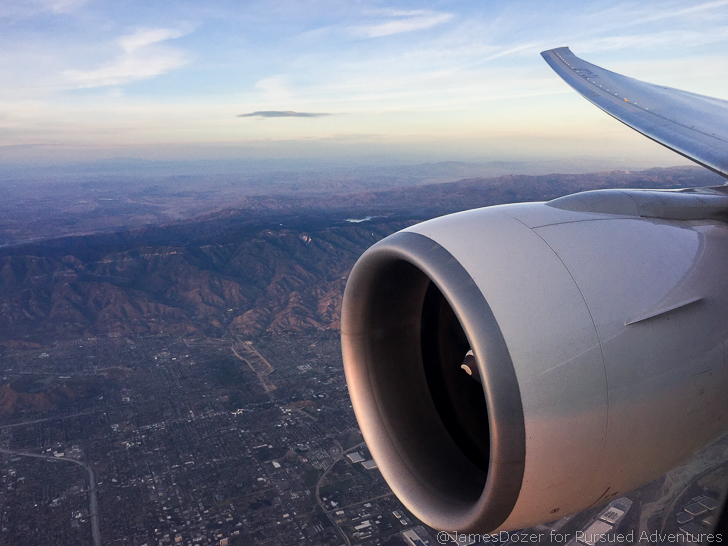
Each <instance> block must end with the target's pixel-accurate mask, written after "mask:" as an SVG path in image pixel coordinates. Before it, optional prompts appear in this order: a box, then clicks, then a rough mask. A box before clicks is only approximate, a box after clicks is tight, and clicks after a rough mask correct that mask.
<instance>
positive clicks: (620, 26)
mask: <svg viewBox="0 0 728 546" xmlns="http://www.w3.org/2000/svg"><path fill="white" fill-rule="evenodd" d="M727 43H728V2H727V1H724V0H718V1H709V2H699V3H696V2H690V1H671V2H639V3H638V2H594V1H589V2H570V3H563V2H535V1H531V2H505V1H489V2H459V1H429V2H417V3H414V2H404V1H403V2H381V1H362V2H353V3H352V2H342V1H338V0H325V1H321V2H291V1H284V2H275V3H272V4H271V3H269V2H260V1H253V2H246V3H244V4H241V3H238V2H229V1H216V2H205V3H202V4H201V3H198V2H192V1H179V2H178V1H175V2H170V1H165V2H154V3H151V4H150V3H146V2H139V1H129V2H124V3H123V4H119V3H115V2H108V1H100V0H90V1H84V0H25V1H20V2H16V1H13V2H9V1H4V2H2V3H0V47H2V49H3V51H4V55H3V56H2V58H0V74H1V75H2V77H0V127H1V128H2V130H1V131H0V162H1V163H3V164H5V165H6V166H8V165H16V166H17V165H18V164H22V165H35V166H38V165H55V164H62V163H67V162H89V161H99V160H108V159H110V158H135V159H147V160H219V159H224V160H287V161H289V162H293V163H291V164H295V162H296V161H299V160H302V159H306V160H307V161H309V162H310V161H314V162H315V161H320V162H323V161H328V162H337V161H338V162H353V163H360V164H367V163H369V164H372V163H378V164H386V163H408V162H409V163H418V162H437V161H453V160H454V161H468V162H475V163H479V162H488V161H494V160H504V161H516V162H518V161H521V162H523V161H543V160H549V163H548V169H550V172H554V171H557V172H564V171H568V170H569V169H570V168H571V169H574V168H576V169H577V170H579V169H578V167H575V165H578V163H579V161H586V162H587V163H588V165H589V166H590V167H592V166H597V167H603V168H607V167H608V166H609V167H612V168H640V167H645V168H646V167H653V166H663V167H664V166H671V165H679V164H686V162H685V161H684V160H682V159H681V158H679V157H677V156H676V155H675V154H673V153H671V152H669V151H667V150H664V149H662V148H661V147H660V146H659V145H657V144H654V143H652V142H650V141H648V140H647V139H644V138H643V137H640V136H639V135H637V134H636V133H633V132H632V131H630V130H629V129H627V128H626V127H623V126H622V125H621V124H620V123H618V122H617V121H614V120H612V119H610V118H609V117H608V116H606V115H604V114H603V113H601V112H599V111H598V110H597V109H595V108H593V107H591V106H590V105H588V104H587V102H586V101H584V100H583V99H581V98H580V97H578V95H576V94H574V93H573V91H571V90H570V89H569V88H568V87H567V86H566V85H565V84H564V83H563V82H562V81H561V80H560V79H559V78H558V77H556V76H555V75H554V74H553V73H552V72H551V70H550V69H549V67H548V66H547V65H546V63H544V62H543V60H542V59H541V57H540V56H539V52H540V51H542V50H544V49H548V48H553V47H558V46H564V45H566V46H570V47H571V49H572V51H574V52H575V53H576V54H577V55H581V56H583V57H584V58H586V59H588V60H590V61H592V62H594V63H595V64H599V65H600V66H604V67H606V68H608V69H611V70H614V71H617V72H620V73H623V74H626V75H629V76H633V77H636V78H639V79H642V80H645V81H650V82H654V83H659V84H664V85H668V86H674V87H678V88H682V89H686V90H689V91H693V92H696V93H701V94H706V95H711V96H717V97H722V98H728V96H727V95H726V93H725V89H726V88H728V85H727V84H728V71H726V70H725V68H724V67H726V66H728V63H727V62H726V61H727V60H728V59H727V56H728V53H727V52H726V44H727ZM559 167H561V169H559ZM583 169H584V167H582V168H581V170H582V171H583Z"/></svg>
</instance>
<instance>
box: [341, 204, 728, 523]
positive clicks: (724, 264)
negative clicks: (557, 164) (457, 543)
mask: <svg viewBox="0 0 728 546" xmlns="http://www.w3.org/2000/svg"><path fill="white" fill-rule="evenodd" d="M725 199H726V197H725V196H723V195H720V196H719V195H702V196H697V195H695V194H691V193H679V192H648V191H644V192H641V191H639V190H637V191H631V192H630V191H616V190H607V191H599V192H585V193H583V194H576V195H573V196H568V197H565V198H561V199H558V200H555V201H552V202H548V203H524V204H516V205H502V206H496V207H488V208H484V209H477V210H471V211H467V212H462V213H457V214H452V215H449V216H445V217H442V218H437V219H435V220H430V221H427V222H423V223H421V224H418V225H415V226H413V227H410V228H407V229H405V230H403V231H401V232H399V233H396V234H394V235H392V236H390V237H387V238H386V239H384V240H382V241H380V242H379V243H377V244H375V245H374V246H373V247H372V248H370V249H369V250H368V251H367V252H365V253H364V254H363V255H362V257H361V258H360V259H359V261H358V262H357V264H356V265H355V267H354V269H353V270H352V272H351V275H350V277H349V281H348V284H347V286H346V291H345V295H344V304H343V311H342V350H343V357H344V368H345V372H346V379H347V383H348V387H349V391H350V395H351V400H352V405H353V408H354V411H355V413H356V417H357V419H358V421H359V424H360V427H361V430H362V434H363V436H364V439H365V440H366V443H367V445H368V447H369V449H370V450H371V453H372V455H373V457H374V459H375V461H376V463H377V465H378V467H379V469H380V470H381V472H382V474H383V476H384V478H385V479H386V480H387V482H388V483H389V485H390V486H391V488H392V490H393V491H394V492H395V494H396V495H397V496H398V497H399V498H400V500H401V501H402V502H403V503H404V504H405V506H407V507H408V509H410V510H411V511H412V512H413V513H414V514H415V515H416V516H417V517H418V518H420V519H421V520H422V521H424V522H425V523H427V524H428V525H430V526H432V527H434V528H436V529H440V530H447V531H458V532H480V533H484V532H494V531H499V530H513V529H521V528H525V527H529V526H532V525H535V524H538V523H543V522H547V521H551V520H555V519H558V518H561V517H563V516H566V515H568V514H571V513H575V512H578V511H580V510H582V509H585V508H587V507H589V506H593V505H597V504H600V503H603V502H606V501H608V500H610V499H612V498H614V497H616V496H618V495H623V494H625V493H627V492H629V491H630V490H632V489H634V488H636V487H638V486H640V485H642V484H644V483H646V482H648V481H650V480H652V479H654V478H656V477H658V476H660V475H661V474H663V473H664V472H666V471H667V470H669V469H671V468H672V467H674V466H676V465H678V464H679V463H681V462H683V461H685V460H687V459H688V458H689V457H690V456H691V455H692V454H694V453H695V452H696V451H697V450H699V449H700V448H702V447H704V446H705V445H707V444H708V443H709V442H711V441H713V440H715V439H716V438H717V437H719V436H720V435H722V434H723V433H724V432H725V431H726V429H727V428H728V427H727V423H728V415H727V410H728V407H727V406H728V396H726V392H728V388H727V387H728V385H727V379H726V376H727V373H726V368H727V366H726V351H725V345H726V331H727V329H728V324H727V322H726V318H727V317H726V312H728V283H727V282H726V278H728V225H726V224H725V223H724V222H723V221H722V218H723V216H722V215H724V214H725V210H726V209H725V202H724V201H725ZM714 205H715V206H714Z"/></svg>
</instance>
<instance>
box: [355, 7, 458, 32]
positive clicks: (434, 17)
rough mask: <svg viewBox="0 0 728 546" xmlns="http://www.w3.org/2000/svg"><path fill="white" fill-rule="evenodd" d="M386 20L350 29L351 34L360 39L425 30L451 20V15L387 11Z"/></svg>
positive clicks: (417, 11) (422, 11)
mask: <svg viewBox="0 0 728 546" xmlns="http://www.w3.org/2000/svg"><path fill="white" fill-rule="evenodd" d="M386 15H387V20H384V21H378V22H376V23H372V24H369V25H361V26H355V27H350V29H349V30H350V31H351V33H352V34H353V35H354V36H356V37H360V38H379V37H381V36H390V35H392V34H402V33H404V32H414V31H416V30H425V29H428V28H432V27H434V26H436V25H439V24H441V23H445V22H447V21H449V20H450V19H452V17H453V15H452V13H438V12H434V11H428V10H414V11H389V12H387V14H386Z"/></svg>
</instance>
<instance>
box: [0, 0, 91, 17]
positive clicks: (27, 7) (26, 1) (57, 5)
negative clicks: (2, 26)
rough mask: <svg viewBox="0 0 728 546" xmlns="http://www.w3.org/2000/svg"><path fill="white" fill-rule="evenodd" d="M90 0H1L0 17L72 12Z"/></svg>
mask: <svg viewBox="0 0 728 546" xmlns="http://www.w3.org/2000/svg"><path fill="white" fill-rule="evenodd" d="M87 2H88V0H15V1H8V2H0V18H2V17H9V18H24V17H32V16H34V15H38V14H40V13H44V12H45V13H47V12H52V13H70V12H72V11H75V10H76V9H78V8H80V7H81V6H83V5H84V4H86V3H87Z"/></svg>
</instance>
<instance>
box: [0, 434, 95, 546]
mask: <svg viewBox="0 0 728 546" xmlns="http://www.w3.org/2000/svg"><path fill="white" fill-rule="evenodd" d="M0 453H6V454H8V455H18V456H20V457H33V458H35V459H48V460H50V461H56V462H65V463H72V464H75V465H78V466H81V467H83V468H84V469H85V470H86V474H87V475H88V484H89V485H88V512H89V517H90V518H91V535H92V536H93V541H94V546H101V530H100V528H99V504H98V496H97V495H96V476H95V475H94V470H93V468H91V467H90V466H89V465H87V464H86V463H84V462H82V461H77V460H75V459H65V458H63V457H53V456H51V455H41V454H40V453H30V452H28V451H15V450H12V449H6V448H4V447H0Z"/></svg>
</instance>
